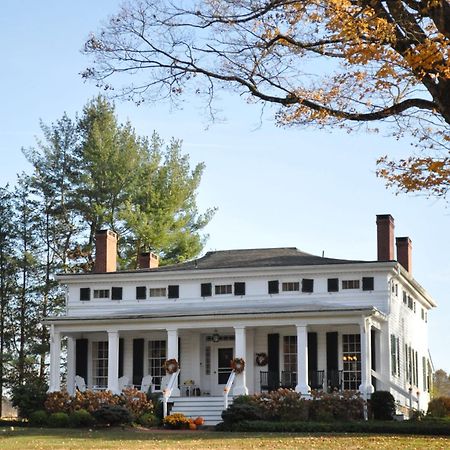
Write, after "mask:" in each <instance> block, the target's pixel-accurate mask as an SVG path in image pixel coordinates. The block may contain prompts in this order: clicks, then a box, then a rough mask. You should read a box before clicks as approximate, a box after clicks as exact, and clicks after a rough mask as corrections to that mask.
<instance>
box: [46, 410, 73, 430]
mask: <svg viewBox="0 0 450 450" xmlns="http://www.w3.org/2000/svg"><path fill="white" fill-rule="evenodd" d="M47 423H48V426H49V427H51V428H66V427H67V426H68V425H69V415H68V414H67V413H65V412H55V413H53V414H50V416H49V417H48V421H47Z"/></svg>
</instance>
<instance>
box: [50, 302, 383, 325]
mask: <svg viewBox="0 0 450 450" xmlns="http://www.w3.org/2000/svg"><path fill="white" fill-rule="evenodd" d="M186 306H187V305H173V307H172V308H171V310H170V312H168V311H167V309H162V308H161V309H158V308H152V309H141V310H140V311H139V312H136V310H135V309H133V310H122V311H121V312H120V313H116V314H113V313H110V314H107V315H106V316H105V314H101V315H100V314H99V315H91V314H90V315H89V316H83V315H82V316H57V317H47V318H46V319H45V321H44V322H45V323H47V324H51V323H58V322H64V323H68V322H79V321H96V322H98V321H107V322H111V320H118V321H121V320H130V319H134V320H136V319H140V320H142V319H170V318H174V319H175V318H185V319H187V318H193V319H194V318H196V317H206V316H212V317H217V318H219V317H230V316H247V317H249V316H253V317H261V318H262V317H263V316H269V317H270V316H273V315H283V314H284V315H285V314H291V315H292V314H302V316H306V317H307V316H311V315H321V316H327V315H333V316H334V315H352V316H369V315H376V316H378V317H379V318H381V319H382V320H384V319H385V318H386V315H385V314H384V313H382V312H381V311H379V310H378V309H377V308H376V307H374V306H352V307H350V306H345V305H336V304H333V305H318V304H317V303H316V304H312V303H311V304H302V305H282V304H281V305H280V304H277V305H264V306H260V307H258V308H254V307H253V308H249V307H248V306H241V307H236V306H234V307H233V308H230V307H224V306H223V307H216V308H215V309H212V308H205V305H193V304H192V305H189V308H186Z"/></svg>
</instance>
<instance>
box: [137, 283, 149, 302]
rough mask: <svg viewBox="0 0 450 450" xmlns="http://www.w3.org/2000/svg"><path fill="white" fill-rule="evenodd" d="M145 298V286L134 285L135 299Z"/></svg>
mask: <svg viewBox="0 0 450 450" xmlns="http://www.w3.org/2000/svg"><path fill="white" fill-rule="evenodd" d="M146 298H147V288H146V287H145V286H137V287H136V300H145V299H146Z"/></svg>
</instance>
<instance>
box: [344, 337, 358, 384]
mask: <svg viewBox="0 0 450 450" xmlns="http://www.w3.org/2000/svg"><path fill="white" fill-rule="evenodd" d="M342 359H343V373H342V376H343V381H344V389H350V390H355V391H356V390H358V388H359V385H360V384H361V337H360V335H359V334H343V335H342Z"/></svg>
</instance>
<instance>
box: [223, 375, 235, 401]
mask: <svg viewBox="0 0 450 450" xmlns="http://www.w3.org/2000/svg"><path fill="white" fill-rule="evenodd" d="M235 378H236V372H235V371H234V370H232V371H231V372H230V376H229V377H228V381H227V384H226V386H225V387H224V389H223V407H224V409H227V408H228V396H229V395H230V391H231V386H233V383H234V379H235Z"/></svg>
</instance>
